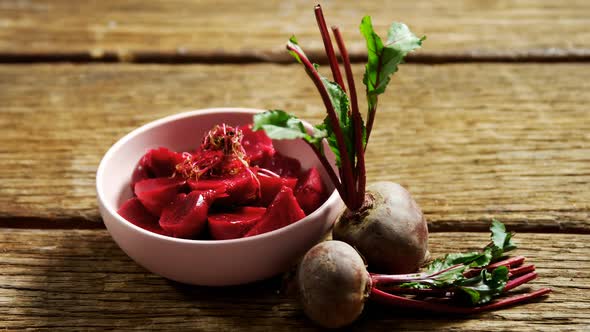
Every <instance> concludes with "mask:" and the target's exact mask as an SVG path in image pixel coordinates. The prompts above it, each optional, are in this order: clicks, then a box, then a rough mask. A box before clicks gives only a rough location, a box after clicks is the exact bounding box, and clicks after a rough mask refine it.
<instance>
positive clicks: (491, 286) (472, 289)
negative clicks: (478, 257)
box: [456, 266, 508, 305]
mask: <svg viewBox="0 0 590 332" xmlns="http://www.w3.org/2000/svg"><path fill="white" fill-rule="evenodd" d="M506 282H508V268H507V267H506V266H500V267H498V268H496V269H494V270H493V271H492V272H488V271H487V270H482V271H481V273H480V274H479V275H478V276H475V277H473V278H469V279H464V280H461V281H459V282H457V283H456V284H457V285H458V286H459V289H460V290H462V291H463V292H465V294H466V295H467V296H468V298H469V300H470V302H471V304H473V305H476V304H484V303H486V302H489V301H491V300H492V298H494V297H495V296H498V295H500V294H501V293H502V291H504V287H505V286H506Z"/></svg>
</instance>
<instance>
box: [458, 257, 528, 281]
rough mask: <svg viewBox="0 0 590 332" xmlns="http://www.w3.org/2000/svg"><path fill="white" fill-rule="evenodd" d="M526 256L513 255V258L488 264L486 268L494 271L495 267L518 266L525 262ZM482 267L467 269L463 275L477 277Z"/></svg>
mask: <svg viewBox="0 0 590 332" xmlns="http://www.w3.org/2000/svg"><path fill="white" fill-rule="evenodd" d="M524 260H525V257H524V256H516V257H511V258H507V259H505V260H502V261H499V262H496V263H494V264H490V265H488V266H486V267H485V269H486V270H488V271H492V270H494V269H495V268H498V267H500V266H507V267H511V268H512V267H517V266H520V265H522V263H524ZM481 270H482V268H476V269H472V270H469V271H466V272H465V273H463V275H464V276H465V277H466V278H471V277H475V276H476V275H478V274H479V273H480V272H481Z"/></svg>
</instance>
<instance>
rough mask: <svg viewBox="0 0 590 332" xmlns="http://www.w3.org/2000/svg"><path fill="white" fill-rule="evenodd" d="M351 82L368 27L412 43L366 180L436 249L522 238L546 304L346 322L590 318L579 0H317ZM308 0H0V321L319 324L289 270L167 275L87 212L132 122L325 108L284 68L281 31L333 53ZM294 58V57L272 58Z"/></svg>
mask: <svg viewBox="0 0 590 332" xmlns="http://www.w3.org/2000/svg"><path fill="white" fill-rule="evenodd" d="M323 5H324V11H325V13H326V17H327V20H328V24H339V25H340V26H341V27H342V29H343V33H344V35H345V38H346V39H347V40H348V41H349V48H350V52H351V54H352V57H353V60H354V61H355V62H357V63H356V64H355V65H354V70H355V71H356V75H358V76H357V77H360V75H362V71H363V64H362V62H363V57H364V56H365V51H364V44H363V41H362V39H361V37H360V34H359V33H358V32H357V26H358V23H359V22H360V18H361V17H362V16H363V15H364V14H372V16H373V21H374V23H375V25H376V27H377V28H378V29H379V30H380V31H384V30H385V28H386V26H387V25H388V24H389V23H390V22H391V21H392V20H400V21H404V22H406V23H408V24H409V25H410V26H411V27H412V29H413V30H414V31H415V32H417V33H420V34H426V35H427V36H428V40H427V41H426V42H425V46H424V48H423V49H422V50H420V51H419V52H418V53H416V54H415V55H412V56H411V57H410V58H409V59H408V62H409V64H406V65H404V66H403V67H402V69H401V70H400V72H399V73H398V74H397V75H396V76H395V78H394V81H393V84H392V86H391V87H390V88H389V89H388V92H387V93H386V94H385V95H384V97H383V98H382V99H381V101H380V105H381V109H380V113H379V115H378V121H377V124H376V127H375V131H374V135H373V138H372V141H371V145H370V147H369V150H368V155H367V159H368V163H369V166H368V174H369V180H370V181H376V180H392V181H397V182H400V183H401V184H403V185H404V186H406V187H407V188H409V190H410V191H411V192H412V194H413V195H414V197H415V198H416V200H417V201H418V202H419V204H420V205H421V206H422V208H423V210H424V212H425V214H426V216H427V218H428V221H429V227H430V230H431V240H430V246H431V248H432V251H433V254H434V255H437V254H443V253H446V252H452V251H460V250H468V249H473V248H477V247H479V246H480V244H481V243H482V242H483V241H485V240H486V238H487V236H488V233H487V226H488V224H489V222H490V220H491V219H492V218H497V219H499V220H501V221H503V222H505V223H506V224H507V225H508V227H509V229H511V230H513V231H515V232H516V233H517V235H516V241H517V243H518V244H519V246H520V248H519V249H518V253H519V254H523V255H526V256H528V257H529V260H530V261H531V262H533V263H535V264H536V266H537V269H538V273H539V275H540V278H539V279H537V280H535V281H534V282H532V284H531V285H532V286H533V287H537V288H538V287H543V286H549V287H551V288H553V290H554V292H553V293H552V294H551V295H550V296H549V297H548V298H546V299H544V300H542V301H537V302H535V303H530V304H527V305H523V306H517V307H512V308H509V309H506V310H502V311H497V312H492V313H486V314H481V315H477V316H474V317H471V318H467V317H445V316H441V315H439V316H436V315H435V316H431V315H425V314H422V313H412V312H404V311H401V312H400V311H399V310H391V309H388V308H384V307H380V306H378V305H374V304H370V305H369V307H368V309H367V310H366V312H365V314H364V315H363V316H362V318H361V319H360V320H359V321H358V322H356V323H355V324H354V325H353V326H352V328H353V329H355V330H368V329H375V330H377V329H388V330H391V329H407V330H416V331H425V330H434V331H440V330H447V329H448V330H451V329H452V330H460V331H474V330H520V331H525V330H533V329H534V330H547V331H554V330H561V331H563V330H584V329H590V293H589V291H588V289H590V259H589V258H588V254H589V253H590V250H589V249H590V205H589V201H590V113H589V112H590V110H589V109H588V105H590V94H589V93H588V91H590V80H589V78H590V67H589V66H588V62H589V61H590V30H589V29H588V26H589V24H590V19H589V17H590V15H589V14H590V3H589V2H587V1H576V0H566V1H557V2H556V1H535V0H524V1H510V0H503V1H493V2H489V1H465V0H464V1H461V0H458V1H452V2H448V1H440V2H435V3H432V2H431V1H415V2H400V1H389V2H386V1H363V2H362V3H361V2H359V3H357V2H356V1H338V3H335V2H327V1H326V2H325V3H323ZM312 8H313V4H312V3H300V2H292V1H285V2H279V1H264V2H261V1H254V0H246V1H240V2H235V3H234V2H233V1H225V0H224V1H220V0H216V1H210V0H203V1H187V0H177V1H161V2H155V1H149V2H146V1H96V2H91V3H89V4H86V3H85V2H74V1H60V0H58V1H32V0H31V1H21V0H4V1H2V2H0V62H1V64H0V111H1V112H2V113H1V117H0V133H1V134H0V161H1V163H0V329H6V330H20V329H25V328H33V329H39V330H51V331H56V330H99V331H102V330H107V329H116V330H123V329H138V330H151V329H169V330H180V331H182V330H192V329H196V330H213V331H218V330H240V329H243V330H268V331H278V330H304V329H305V330H313V329H315V328H316V327H315V326H314V325H313V324H312V323H311V322H310V321H309V320H307V319H306V318H305V316H304V315H303V313H302V311H301V310H300V308H299V307H298V305H297V302H296V300H295V298H294V297H293V296H292V295H290V294H289V293H285V292H279V290H281V278H280V277H276V278H273V279H271V280H267V281H262V282H259V283H255V284H253V285H247V286H240V287H227V288H206V287H192V286H186V285H180V284H177V283H174V282H171V281H168V280H166V279H163V278H161V277H159V276H156V275H153V274H151V273H149V272H147V271H146V270H144V269H143V268H141V267H139V266H138V265H137V264H135V263H134V262H133V261H131V260H130V259H129V258H128V257H127V256H126V255H125V254H124V253H123V252H122V251H121V250H120V249H119V248H118V247H117V245H116V244H115V243H114V242H113V241H112V240H111V238H110V237H109V235H108V233H107V231H106V230H105V229H104V226H103V224H102V222H101V219H100V215H99V213H98V209H97V205H96V197H95V189H94V176H95V171H96V168H97V165H98V163H99V161H100V158H101V157H102V155H103V154H104V153H105V151H106V150H107V149H108V148H109V146H110V145H111V144H113V143H114V142H115V141H116V140H117V139H118V138H119V137H121V136H122V135H124V134H125V133H127V132H128V131H130V130H131V129H133V128H135V127H137V126H139V125H141V124H144V123H146V122H149V121H151V120H154V119H157V118H160V117H162V116H165V115H169V114H174V113H178V112H182V111H185V110H189V109H199V108H206V107H214V106H240V107H255V108H263V109H266V108H283V109H286V110H289V111H290V112H293V113H295V114H297V115H298V116H300V117H303V118H305V119H308V120H310V121H312V122H314V121H319V120H320V119H321V118H322V117H323V114H324V110H323V109H322V105H321V101H320V99H319V98H318V96H317V93H316V92H315V91H314V88H313V85H312V84H311V82H310V81H309V80H308V79H307V77H306V76H305V73H304V71H303V69H302V68H301V67H300V66H299V65H295V64H291V62H290V61H289V58H288V57H287V56H286V54H285V52H284V42H285V40H286V39H287V38H288V37H289V36H290V35H291V34H293V33H295V34H296V35H297V36H298V37H299V40H300V42H301V43H302V44H303V46H304V47H305V49H306V50H307V51H308V53H309V54H312V57H314V58H315V59H316V61H318V62H325V57H323V56H322V53H323V52H322V45H321V39H320V36H319V33H318V32H317V29H316V25H315V19H314V15H313V9H312ZM285 63H288V64H285Z"/></svg>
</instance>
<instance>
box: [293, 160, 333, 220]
mask: <svg viewBox="0 0 590 332" xmlns="http://www.w3.org/2000/svg"><path fill="white" fill-rule="evenodd" d="M295 197H296V198H297V202H298V203H299V205H300V206H301V208H302V209H303V211H305V213H306V214H310V213H312V212H313V211H315V210H316V209H317V208H318V207H320V205H322V203H324V201H325V199H326V186H325V185H324V183H323V182H322V177H321V176H320V172H318V170H317V169H316V168H315V167H312V168H310V169H309V170H308V171H307V173H305V175H304V176H303V177H302V178H301V179H299V182H298V183H297V188H296V189H295Z"/></svg>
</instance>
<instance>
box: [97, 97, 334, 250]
mask: <svg viewBox="0 0 590 332" xmlns="http://www.w3.org/2000/svg"><path fill="white" fill-rule="evenodd" d="M264 111H266V110H263V109H256V108H243V107H213V108H203V109H193V110H189V111H183V112H180V113H176V114H172V115H168V116H165V117H163V118H159V119H156V120H154V121H151V122H148V123H146V124H144V125H142V126H140V127H138V128H135V129H134V130H132V131H131V132H129V133H127V134H125V135H124V136H123V137H121V138H119V140H117V142H115V143H114V144H113V145H112V146H111V147H110V148H109V149H108V150H107V152H106V153H105V154H104V156H103V157H102V159H101V161H100V164H99V166H98V169H97V171H96V193H97V195H96V196H97V200H98V203H99V205H100V206H102V207H103V208H104V209H105V210H106V211H107V212H108V213H109V214H110V215H111V216H113V217H114V219H116V220H117V221H118V222H119V223H122V224H124V225H126V226H128V227H130V228H131V229H134V230H135V231H138V232H140V233H142V234H143V235H146V236H149V237H154V238H156V239H159V240H163V241H171V242H176V243H183V244H194V245H197V244H198V245H223V244H237V243H243V242H251V241H256V240H260V239H265V238H269V237H274V236H279V235H280V234H282V233H285V232H288V231H289V230H290V229H293V228H297V227H302V226H300V225H304V224H305V222H304V221H305V220H307V219H311V218H312V217H315V216H316V215H318V214H319V213H320V211H321V210H322V209H324V208H326V207H327V206H329V205H337V206H340V205H341V204H338V201H339V200H340V195H339V194H338V191H337V190H336V188H334V190H333V191H332V193H331V194H330V196H328V198H327V199H326V201H324V203H323V204H322V205H320V206H319V207H318V208H317V209H316V210H315V211H313V212H312V213H310V214H309V215H307V216H305V217H304V218H302V219H299V220H297V221H296V222H294V223H291V224H289V225H287V226H284V227H281V228H279V229H276V230H274V231H270V232H266V233H262V234H258V235H254V236H250V237H241V238H237V239H229V240H193V239H182V238H176V237H172V236H167V235H161V234H157V233H154V232H150V231H148V230H146V229H143V228H141V227H139V226H137V225H135V224H133V223H131V222H130V221H128V220H126V219H125V218H123V217H122V216H121V215H119V213H117V210H115V208H114V207H113V206H111V204H109V203H107V202H106V199H105V198H104V196H105V195H104V192H103V190H104V188H103V186H101V185H100V184H101V183H102V182H104V181H102V178H103V177H104V173H105V168H106V164H107V163H108V161H109V160H110V159H111V158H112V157H113V156H114V155H115V153H116V151H117V150H119V149H120V148H121V147H122V146H124V145H125V144H126V143H127V142H128V141H129V140H131V139H132V138H133V137H135V136H137V135H139V134H140V133H143V132H145V131H147V130H150V129H152V128H155V127H158V126H160V125H163V124H165V123H168V122H171V121H176V120H181V119H184V118H190V117H194V116H196V115H206V114H215V113H243V114H252V115H254V114H257V113H262V112H264ZM302 122H303V124H304V125H305V126H310V125H309V123H307V122H306V121H303V120H302ZM340 201H341V200H340ZM101 217H102V216H101ZM103 219H104V217H103ZM103 223H104V220H103ZM105 226H106V224H105Z"/></svg>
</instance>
